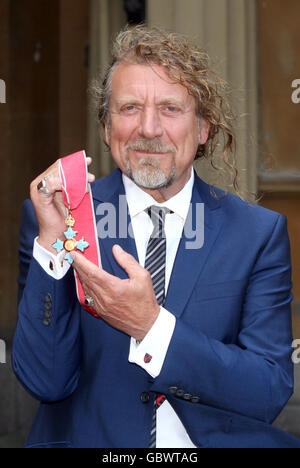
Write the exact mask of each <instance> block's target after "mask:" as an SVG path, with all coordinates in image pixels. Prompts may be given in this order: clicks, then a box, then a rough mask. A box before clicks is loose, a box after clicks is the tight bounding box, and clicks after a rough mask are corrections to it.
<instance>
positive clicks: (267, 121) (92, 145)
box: [0, 0, 300, 447]
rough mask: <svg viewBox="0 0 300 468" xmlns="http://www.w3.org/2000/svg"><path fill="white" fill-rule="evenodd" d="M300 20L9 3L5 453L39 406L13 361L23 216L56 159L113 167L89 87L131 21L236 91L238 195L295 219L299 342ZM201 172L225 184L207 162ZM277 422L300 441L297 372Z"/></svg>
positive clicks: (251, 6) (3, 58)
mask: <svg viewBox="0 0 300 468" xmlns="http://www.w3.org/2000/svg"><path fill="white" fill-rule="evenodd" d="M299 18H300V2H299V0H284V1H283V0H148V1H147V0H0V79H1V80H4V82H5V85H6V89H5V91H6V92H5V99H4V98H3V89H4V88H3V86H2V98H1V101H4V100H5V103H4V102H1V103H0V157H1V173H0V177H1V185H0V204H1V206H0V212H1V213H2V215H1V216H2V221H3V223H2V225H1V229H0V245H1V262H0V339H2V340H4V341H5V343H6V363H1V362H0V447H21V446H22V444H23V442H24V438H25V435H26V433H27V431H28V428H29V427H30V424H31V422H32V419H33V417H34V413H35V410H36V408H37V404H38V403H37V402H36V401H34V400H33V399H32V398H31V397H30V396H29V395H28V394H26V392H25V391H24V390H23V388H22V387H21V386H20V384H19V383H18V382H17V380H16V378H15V377H14V375H13V373H12V370H11V364H10V349H11V342H12V337H13V332H14V328H15V324H16V319H17V306H16V303H17V276H18V255H17V249H18V239H19V220H20V207H21V204H22V201H23V200H24V199H25V198H28V196H29V184H30V182H31V180H32V179H33V178H35V177H36V176H37V175H38V174H39V173H41V172H42V171H44V170H45V169H46V168H47V167H48V166H49V165H50V164H52V163H53V162H54V161H55V160H56V159H57V158H58V157H61V156H65V155H67V154H69V153H72V152H75V151H78V150H80V149H86V150H87V153H88V155H90V156H92V157H93V169H92V172H94V173H95V174H96V175H97V176H99V177H100V176H104V175H106V174H108V173H109V172H110V171H111V170H112V168H113V163H112V160H111V158H110V155H109V154H108V152H106V151H104V148H103V145H102V143H101V139H100V137H99V129H98V125H97V122H96V120H95V116H94V115H93V112H92V110H91V105H90V97H89V95H88V93H87V87H88V83H89V81H90V80H91V79H92V78H94V77H97V76H98V75H99V73H100V74H101V75H103V72H104V70H105V67H106V65H107V63H108V61H109V56H110V46H111V41H112V38H113V37H114V35H115V34H116V33H117V32H118V31H119V30H120V29H121V28H122V27H123V26H124V25H125V24H126V23H132V24H137V23H140V22H146V23H147V24H149V25H151V26H152V25H159V26H163V27H166V28H168V29H172V30H175V31H178V32H182V33H186V34H188V35H189V36H190V37H192V38H194V39H195V41H196V42H197V43H198V44H199V45H200V46H201V47H203V48H204V49H206V50H207V51H208V53H209V54H210V56H211V58H212V61H213V63H214V64H215V69H216V70H217V71H218V72H219V73H220V74H221V75H222V77H223V78H224V79H225V80H227V81H228V82H229V83H230V86H231V87H232V89H233V92H232V95H231V99H232V103H233V105H234V108H235V111H236V113H237V115H238V116H239V118H238V122H237V137H238V153H237V154H238V168H239V170H240V173H241V181H240V183H241V186H242V187H243V188H244V189H245V190H247V191H248V192H257V193H258V194H259V195H260V196H261V199H260V202H259V203H260V204H262V205H263V206H265V207H267V208H270V209H273V210H275V211H278V212H280V213H283V214H285V215H286V216H287V218H288V226H289V234H290V240H291V249H292V261H293V283H294V288H293V292H294V301H293V307H292V313H293V331H294V338H300V245H299V239H300V138H299V133H298V132H299V123H300V103H299V104H296V103H294V102H293V101H292V94H293V92H295V89H293V88H292V83H293V81H294V80H297V79H300V28H299ZM2 85H3V83H2ZM299 85H300V82H299ZM299 85H298V86H299ZM298 96H299V97H300V92H299V93H298ZM196 170H197V172H198V173H199V175H200V176H201V177H203V179H204V180H206V181H208V182H210V183H215V184H217V182H216V180H215V175H214V171H213V170H212V169H210V167H209V164H207V162H205V161H203V162H200V163H197V167H196ZM218 185H220V183H219V184H218ZM2 344H3V342H2ZM275 425H276V426H278V427H280V428H282V429H284V430H286V431H288V432H290V433H292V434H294V435H296V436H299V437H300V364H298V365H296V366H295V393H294V396H293V397H292V398H291V400H290V402H289V403H288V405H287V406H286V408H285V409H284V410H283V412H282V413H281V414H280V416H279V417H278V419H277V420H276V421H275Z"/></svg>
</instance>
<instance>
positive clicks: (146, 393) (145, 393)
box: [141, 392, 150, 403]
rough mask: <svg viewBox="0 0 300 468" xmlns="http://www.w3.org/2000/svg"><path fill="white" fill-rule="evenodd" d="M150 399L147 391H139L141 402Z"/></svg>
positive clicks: (146, 401)
mask: <svg viewBox="0 0 300 468" xmlns="http://www.w3.org/2000/svg"><path fill="white" fill-rule="evenodd" d="M149 400H150V395H149V393H148V392H143V393H141V401H142V403H148V401H149Z"/></svg>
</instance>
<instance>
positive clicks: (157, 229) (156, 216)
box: [146, 205, 172, 237]
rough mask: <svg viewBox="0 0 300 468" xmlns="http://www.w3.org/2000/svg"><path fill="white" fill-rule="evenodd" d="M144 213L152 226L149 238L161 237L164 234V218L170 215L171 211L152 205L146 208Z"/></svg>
mask: <svg viewBox="0 0 300 468" xmlns="http://www.w3.org/2000/svg"><path fill="white" fill-rule="evenodd" d="M146 212H147V214H148V215H149V216H150V219H151V221H152V223H153V226H154V229H153V232H152V234H151V237H162V235H163V232H164V224H165V217H166V215H167V214H168V213H172V211H171V210H169V208H167V207H165V206H156V205H152V206H150V207H149V208H147V210H146Z"/></svg>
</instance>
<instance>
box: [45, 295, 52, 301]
mask: <svg viewBox="0 0 300 468" xmlns="http://www.w3.org/2000/svg"><path fill="white" fill-rule="evenodd" d="M45 301H46V302H51V301H52V297H51V294H50V293H47V294H46V296H45Z"/></svg>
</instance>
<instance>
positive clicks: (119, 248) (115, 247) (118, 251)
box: [114, 244, 123, 254]
mask: <svg viewBox="0 0 300 468" xmlns="http://www.w3.org/2000/svg"><path fill="white" fill-rule="evenodd" d="M114 249H115V252H116V254H119V253H121V252H123V250H122V248H121V247H120V246H119V245H118V244H115V245H114Z"/></svg>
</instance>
